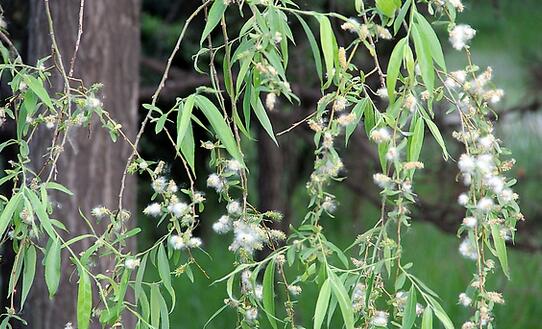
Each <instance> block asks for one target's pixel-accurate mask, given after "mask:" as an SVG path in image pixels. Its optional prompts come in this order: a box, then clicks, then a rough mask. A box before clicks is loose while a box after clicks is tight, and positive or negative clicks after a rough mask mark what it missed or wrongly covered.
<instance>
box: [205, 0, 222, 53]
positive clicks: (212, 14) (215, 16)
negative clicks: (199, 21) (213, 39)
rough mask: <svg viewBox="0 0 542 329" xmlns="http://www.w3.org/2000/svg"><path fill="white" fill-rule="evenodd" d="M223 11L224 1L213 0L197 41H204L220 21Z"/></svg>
mask: <svg viewBox="0 0 542 329" xmlns="http://www.w3.org/2000/svg"><path fill="white" fill-rule="evenodd" d="M225 11H226V4H225V3H224V0H215V2H213V5H212V6H211V9H210V10H209V14H208V16H207V23H206V24H205V28H204V29H203V33H202V34H201V39H200V41H199V43H200V45H201V44H203V41H205V39H206V38H207V37H208V36H209V34H211V32H213V30H214V29H215V27H216V26H217V25H218V23H220V20H221V19H222V15H224V12H225Z"/></svg>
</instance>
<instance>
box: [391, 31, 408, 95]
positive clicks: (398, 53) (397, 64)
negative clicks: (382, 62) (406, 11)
mask: <svg viewBox="0 0 542 329" xmlns="http://www.w3.org/2000/svg"><path fill="white" fill-rule="evenodd" d="M407 41H408V40H407V38H406V37H405V38H403V39H401V40H399V42H397V44H396V45H395V48H393V51H392V52H391V56H390V61H389V63H388V72H387V75H386V88H387V89H388V97H389V100H390V104H393V102H394V101H395V85H396V84H397V78H398V77H399V71H400V70H401V63H402V61H403V54H404V50H405V44H406V43H407Z"/></svg>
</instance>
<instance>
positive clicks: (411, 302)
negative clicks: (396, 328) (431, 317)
mask: <svg viewBox="0 0 542 329" xmlns="http://www.w3.org/2000/svg"><path fill="white" fill-rule="evenodd" d="M416 302H417V301H416V290H415V288H414V285H412V286H411V287H410V291H409V292H408V299H407V302H406V305H405V311H404V313H403V322H402V325H401V329H410V328H412V326H413V325H414V322H415V321H416Z"/></svg>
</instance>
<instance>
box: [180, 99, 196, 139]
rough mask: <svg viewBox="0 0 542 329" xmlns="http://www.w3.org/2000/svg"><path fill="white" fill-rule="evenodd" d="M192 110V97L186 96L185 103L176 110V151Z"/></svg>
mask: <svg viewBox="0 0 542 329" xmlns="http://www.w3.org/2000/svg"><path fill="white" fill-rule="evenodd" d="M193 108H194V95H190V96H188V98H186V102H185V103H184V104H183V105H181V106H179V109H178V110H177V143H176V144H177V149H180V147H181V143H182V141H183V138H184V136H185V134H186V131H187V129H188V125H189V123H190V118H191V117H192V109H193Z"/></svg>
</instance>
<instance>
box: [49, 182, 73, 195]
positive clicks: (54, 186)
mask: <svg viewBox="0 0 542 329" xmlns="http://www.w3.org/2000/svg"><path fill="white" fill-rule="evenodd" d="M44 185H45V188H46V189H48V190H57V191H60V192H64V193H66V194H67V195H69V196H73V192H72V191H70V190H69V189H68V188H67V187H65V186H64V185H61V184H59V183H55V182H48V183H45V184H44Z"/></svg>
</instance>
